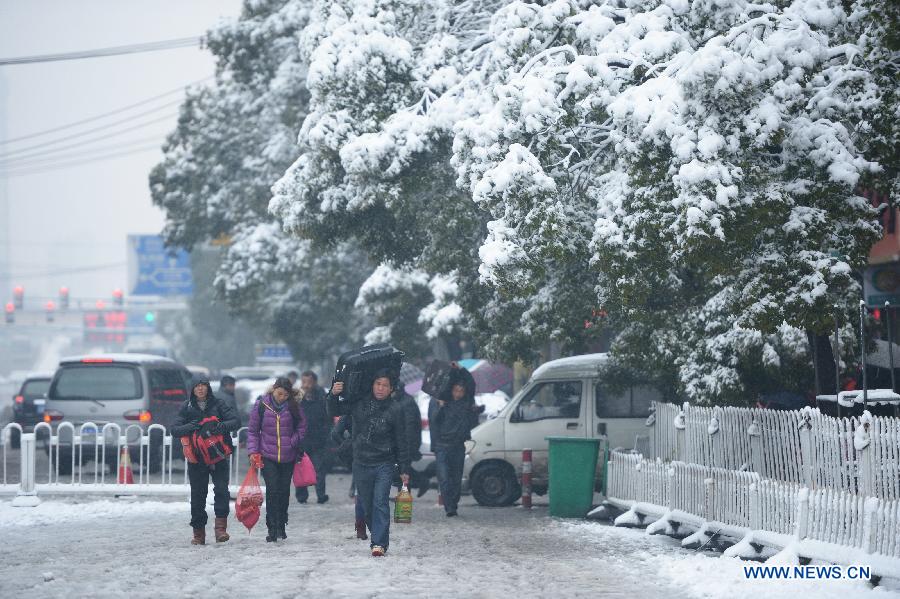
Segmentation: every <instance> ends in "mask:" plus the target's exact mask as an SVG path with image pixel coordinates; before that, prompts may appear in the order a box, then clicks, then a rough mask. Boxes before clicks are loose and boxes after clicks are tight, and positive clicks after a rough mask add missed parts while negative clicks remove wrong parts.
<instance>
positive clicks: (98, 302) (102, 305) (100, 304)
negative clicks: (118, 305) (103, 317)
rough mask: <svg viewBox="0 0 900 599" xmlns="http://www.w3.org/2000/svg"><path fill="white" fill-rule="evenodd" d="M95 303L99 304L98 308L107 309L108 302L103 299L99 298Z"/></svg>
mask: <svg viewBox="0 0 900 599" xmlns="http://www.w3.org/2000/svg"><path fill="white" fill-rule="evenodd" d="M94 305H95V306H97V309H98V310H105V309H106V302H104V301H103V300H97V303H96V304H94Z"/></svg>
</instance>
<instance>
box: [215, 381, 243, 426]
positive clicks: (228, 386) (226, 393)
mask: <svg viewBox="0 0 900 599" xmlns="http://www.w3.org/2000/svg"><path fill="white" fill-rule="evenodd" d="M236 385H237V381H236V380H234V377H233V376H231V375H228V374H226V375H225V376H223V377H222V378H221V379H219V393H218V395H216V397H217V398H218V399H221V400H222V401H224V402H225V403H227V404H228V405H229V406H231V409H232V410H234V413H235V414H237V417H238V420H240V419H241V412H240V410H238V407H237V399H236V398H235V395H234V390H235V386H236Z"/></svg>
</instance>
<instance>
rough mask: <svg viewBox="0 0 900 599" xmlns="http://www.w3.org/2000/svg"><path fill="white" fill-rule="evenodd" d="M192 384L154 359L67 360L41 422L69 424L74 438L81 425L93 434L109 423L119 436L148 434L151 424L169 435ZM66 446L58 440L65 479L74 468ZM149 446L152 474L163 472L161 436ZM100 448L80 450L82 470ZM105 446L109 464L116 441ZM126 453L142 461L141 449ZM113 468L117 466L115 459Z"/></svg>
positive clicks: (181, 370) (172, 365)
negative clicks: (130, 430) (133, 429)
mask: <svg viewBox="0 0 900 599" xmlns="http://www.w3.org/2000/svg"><path fill="white" fill-rule="evenodd" d="M190 380H191V375H190V372H188V370H187V369H186V368H185V367H184V366H182V365H181V364H179V363H177V362H175V361H174V360H170V359H168V358H163V357H161V356H156V355H149V354H105V355H99V356H78V357H73V358H65V359H63V360H62V361H60V363H59V369H58V370H57V371H56V374H55V375H54V376H53V380H52V382H51V383H50V388H49V392H48V394H47V403H46V406H45V409H44V421H45V422H49V423H55V424H56V425H57V427H58V425H59V423H61V422H71V423H72V424H73V425H74V426H75V427H76V432H78V428H77V427H79V426H80V425H82V424H85V423H93V424H95V425H96V426H97V430H100V429H102V427H103V426H104V425H105V424H107V423H115V424H118V425H119V426H120V427H121V428H122V434H125V429H126V427H128V426H132V425H137V426H139V427H140V428H141V429H142V430H146V429H147V427H149V426H150V425H152V424H161V425H163V426H165V427H166V429H168V428H169V427H170V426H171V425H172V423H173V422H174V420H175V417H176V416H177V414H178V411H179V409H180V408H181V405H182V403H183V402H184V401H185V399H187V397H188V393H189V392H190V390H189V388H188V387H189V385H190ZM86 432H88V433H89V431H86ZM94 434H96V433H94ZM65 441H66V439H64V438H62V437H61V438H60V447H59V472H60V474H68V473H69V472H70V471H71V468H72V444H71V442H70V443H69V444H68V445H65ZM129 441H131V439H129ZM150 441H151V442H150V451H149V462H147V463H149V465H150V468H151V471H153V470H158V469H159V468H160V466H161V454H162V435H161V434H160V435H151V440H150ZM98 445H100V446H101V447H102V446H103V445H104V443H100V444H96V443H84V444H83V445H82V451H81V452H80V453H79V454H78V455H80V456H81V458H80V459H81V462H82V464H83V463H85V462H87V461H89V460H92V459H95V457H96V456H95V455H94V453H95V452H96V449H97V446H98ZM105 446H106V456H107V463H110V458H109V456H110V455H112V456H115V451H116V439H115V438H114V437H113V436H110V437H108V438H107V439H105ZM173 450H174V451H175V453H176V455H180V450H181V447H180V445H177V444H175V445H173ZM129 451H130V453H131V457H132V460H134V461H137V460H139V459H140V453H139V452H140V449H139V447H137V446H135V445H131V446H130V447H129ZM48 452H49V447H48ZM54 459H55V456H54ZM111 463H112V464H115V459H114V458H113V459H112V462H111Z"/></svg>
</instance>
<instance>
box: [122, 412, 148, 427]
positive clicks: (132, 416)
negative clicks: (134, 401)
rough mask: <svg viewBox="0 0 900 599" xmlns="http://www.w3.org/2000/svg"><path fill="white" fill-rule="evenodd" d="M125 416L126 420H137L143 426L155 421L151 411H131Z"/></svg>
mask: <svg viewBox="0 0 900 599" xmlns="http://www.w3.org/2000/svg"><path fill="white" fill-rule="evenodd" d="M123 416H124V417H125V420H137V421H138V422H140V423H141V424H149V423H150V422H151V421H152V420H153V415H152V414H151V413H150V411H149V410H130V411H128V412H125V413H124V414H123Z"/></svg>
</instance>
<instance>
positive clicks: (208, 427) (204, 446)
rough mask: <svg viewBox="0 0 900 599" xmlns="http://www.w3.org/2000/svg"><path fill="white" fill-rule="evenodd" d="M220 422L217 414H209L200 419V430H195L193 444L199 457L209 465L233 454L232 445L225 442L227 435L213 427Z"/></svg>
mask: <svg viewBox="0 0 900 599" xmlns="http://www.w3.org/2000/svg"><path fill="white" fill-rule="evenodd" d="M218 423H219V419H218V418H216V417H215V416H207V417H206V418H204V419H203V420H201V421H200V430H197V431H194V433H193V435H192V441H193V442H192V445H193V446H194V448H195V449H196V450H197V458H198V459H199V460H202V461H203V463H204V464H206V465H207V466H212V465H213V464H218V463H219V462H221V461H222V460H224V459H225V458H227V457H228V456H230V455H231V446H229V445H228V444H226V443H225V437H224V436H223V435H221V434H219V433H214V432H212V429H213V428H214V427H215V425H216V424H218Z"/></svg>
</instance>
